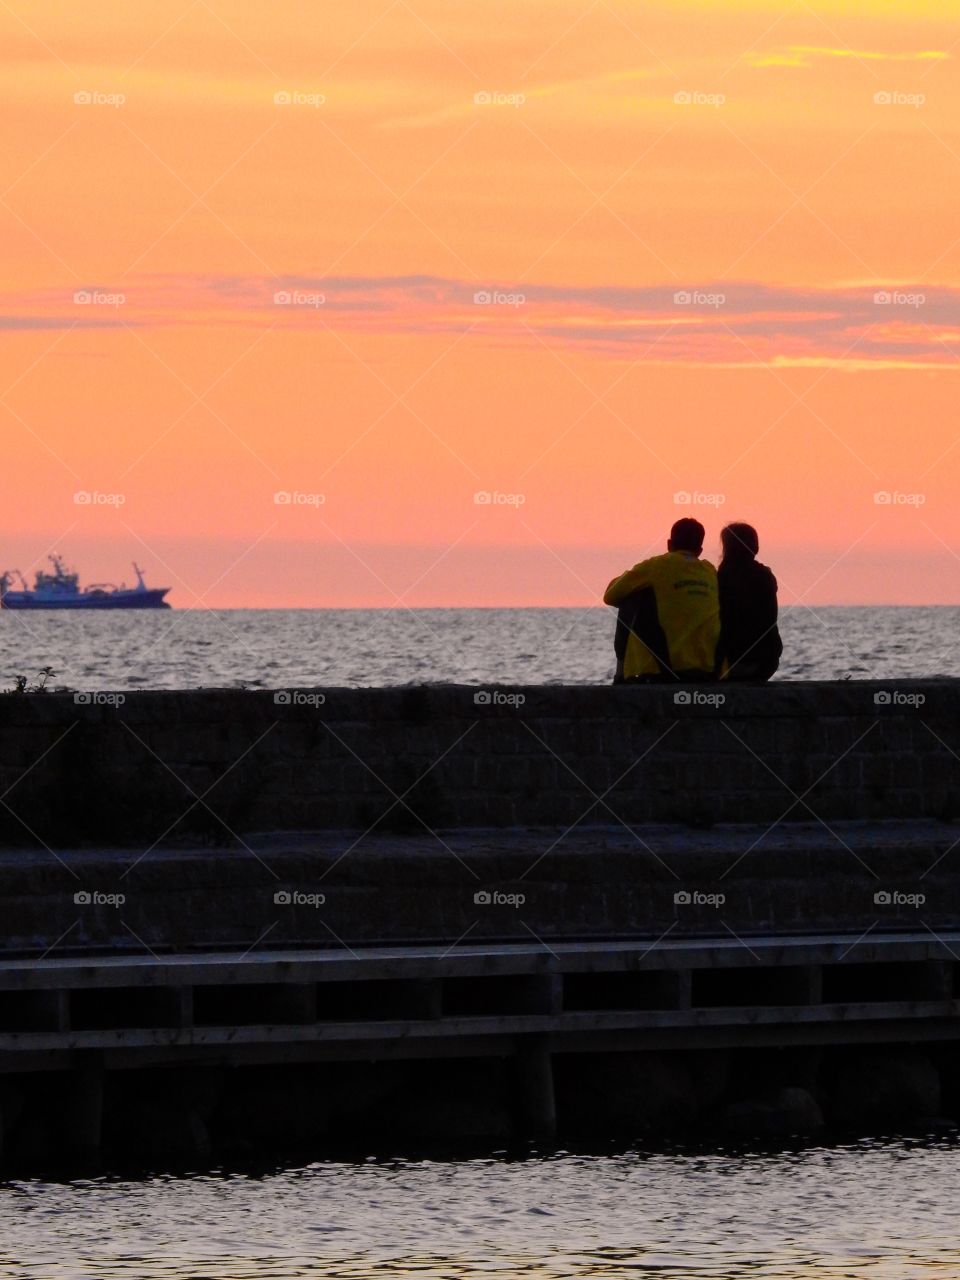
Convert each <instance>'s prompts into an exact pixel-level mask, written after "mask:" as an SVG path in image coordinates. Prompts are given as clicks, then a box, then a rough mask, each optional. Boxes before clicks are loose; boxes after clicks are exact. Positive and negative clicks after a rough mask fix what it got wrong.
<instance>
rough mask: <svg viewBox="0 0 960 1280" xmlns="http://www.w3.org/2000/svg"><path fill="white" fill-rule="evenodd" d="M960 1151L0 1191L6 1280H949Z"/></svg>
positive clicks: (536, 1165) (402, 1169)
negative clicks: (400, 1279) (620, 1279)
mask: <svg viewBox="0 0 960 1280" xmlns="http://www.w3.org/2000/svg"><path fill="white" fill-rule="evenodd" d="M958 1174H960V1148H958V1147H957V1146H956V1145H955V1144H954V1143H952V1142H950V1141H946V1140H944V1141H940V1142H936V1141H934V1142H932V1143H930V1144H928V1145H917V1144H914V1143H910V1142H895V1143H889V1144H886V1145H884V1144H877V1143H863V1144H858V1145H856V1146H852V1147H844V1148H833V1149H825V1148H814V1149H808V1150H805V1151H801V1152H795V1153H784V1154H779V1155H775V1156H771V1155H747V1156H743V1155H740V1156H737V1155H722V1154H718V1155H712V1156H676V1155H655V1156H646V1157H644V1156H641V1155H636V1154H634V1155H619V1156H606V1157H592V1158H586V1157H582V1156H572V1155H568V1156H558V1157H553V1158H551V1159H543V1160H537V1159H530V1160H526V1161H523V1162H519V1163H507V1162H504V1161H498V1160H493V1159H491V1160H466V1161H461V1162H450V1163H442V1162H437V1163H435V1162H417V1163H411V1162H396V1163H389V1164H382V1163H381V1164H372V1163H368V1164H361V1165H352V1166H351V1165H342V1164H329V1165H311V1166H310V1167H308V1168H303V1169H293V1170H288V1171H285V1172H280V1173H275V1174H272V1175H270V1176H266V1177H256V1178H254V1177H249V1176H238V1175H234V1176H211V1175H200V1176H193V1177H181V1178H173V1177H162V1178H153V1179H145V1180H141V1181H137V1182H118V1181H106V1180H104V1181H89V1182H79V1183H73V1184H70V1185H52V1184H43V1183H37V1182H29V1183H15V1184H8V1185H7V1186H6V1187H3V1188H0V1277H2V1280H294V1277H310V1278H311V1280H327V1278H330V1280H340V1278H341V1277H342V1278H343V1280H382V1278H383V1277H388V1276H416V1277H420V1278H421V1280H441V1278H442V1280H466V1278H468V1277H470V1278H472V1277H484V1278H485V1280H508V1278H509V1280H518V1278H519V1277H530V1278H534V1280H568V1278H569V1280H599V1278H600V1277H603V1278H604V1280H606V1278H607V1277H612V1276H635V1277H637V1278H638V1280H642V1278H643V1277H656V1278H657V1280H742V1278H744V1277H751V1278H752V1280H933V1278H934V1277H937V1278H938V1280H956V1277H957V1276H958V1275H960V1237H958V1233H957V1212H956V1188H957V1181H958Z"/></svg>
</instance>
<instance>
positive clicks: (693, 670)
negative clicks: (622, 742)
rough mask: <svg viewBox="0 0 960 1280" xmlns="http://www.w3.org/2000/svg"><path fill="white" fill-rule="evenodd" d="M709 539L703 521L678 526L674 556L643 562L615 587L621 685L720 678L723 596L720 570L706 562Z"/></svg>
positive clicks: (609, 595) (611, 599)
mask: <svg viewBox="0 0 960 1280" xmlns="http://www.w3.org/2000/svg"><path fill="white" fill-rule="evenodd" d="M703 537H704V528H703V525H702V524H701V523H700V521H699V520H691V519H689V518H687V519H683V520H678V521H677V522H676V524H675V525H674V526H673V528H672V529H671V530H670V540H669V542H668V543H667V551H666V555H662V556H652V557H651V558H650V559H649V560H643V561H642V562H641V563H640V564H637V565H634V567H633V568H632V569H628V570H627V571H626V573H621V575H620V576H619V578H614V580H613V581H612V582H611V583H610V585H609V587H607V589H606V592H605V593H604V597H603V603H604V604H610V605H616V606H618V607H619V612H618V614H617V631H616V636H615V639H614V648H615V650H616V655H617V673H616V675H615V676H614V684H621V683H623V682H624V681H626V680H636V681H658V680H670V681H673V680H683V681H703V680H713V679H715V677H716V657H717V643H718V641H719V639H720V595H719V591H718V588H717V571H716V569H715V568H714V567H713V565H712V564H710V562H709V561H707V560H701V559H700V554H701V552H702V551H703Z"/></svg>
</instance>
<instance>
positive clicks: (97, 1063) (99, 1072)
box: [60, 1053, 103, 1156]
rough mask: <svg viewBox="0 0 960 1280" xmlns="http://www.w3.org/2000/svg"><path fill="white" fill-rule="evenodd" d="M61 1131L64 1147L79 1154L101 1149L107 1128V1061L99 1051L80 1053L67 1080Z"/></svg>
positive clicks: (95, 1151)
mask: <svg viewBox="0 0 960 1280" xmlns="http://www.w3.org/2000/svg"><path fill="white" fill-rule="evenodd" d="M64 1084H65V1088H64V1096H63V1109H62V1112H61V1119H60V1125H61V1133H62V1139H63V1149H64V1150H65V1151H68V1152H70V1154H71V1155H75V1156H92V1155H96V1154H97V1153H98V1152H99V1150H100V1143H101V1138H102V1131H103V1062H102V1059H101V1057H100V1054H99V1053H86V1054H82V1055H81V1056H80V1059H79V1061H78V1063H77V1067H76V1069H75V1070H74V1071H71V1072H70V1073H69V1075H68V1076H67V1078H66V1080H65V1081H64Z"/></svg>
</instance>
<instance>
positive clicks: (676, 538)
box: [667, 516, 706, 556]
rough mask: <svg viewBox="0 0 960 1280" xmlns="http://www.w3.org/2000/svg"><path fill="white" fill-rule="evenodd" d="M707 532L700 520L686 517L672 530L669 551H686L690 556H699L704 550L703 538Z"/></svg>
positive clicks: (668, 544)
mask: <svg viewBox="0 0 960 1280" xmlns="http://www.w3.org/2000/svg"><path fill="white" fill-rule="evenodd" d="M705 533H706V530H705V529H704V527H703V525H702V524H701V523H700V521H699V520H693V519H691V517H690V516H684V518H683V519H682V520H678V521H677V522H676V524H675V525H674V526H673V528H672V529H671V530H670V541H669V542H668V543H667V550H668V551H686V552H687V554H688V555H691V556H698V555H699V554H700V552H701V551H702V550H703V538H704V534H705Z"/></svg>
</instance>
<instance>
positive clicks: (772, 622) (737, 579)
mask: <svg viewBox="0 0 960 1280" xmlns="http://www.w3.org/2000/svg"><path fill="white" fill-rule="evenodd" d="M720 546H721V550H722V553H723V554H722V557H721V560H720V567H719V568H718V569H717V580H718V582H719V586H720V648H719V650H718V656H719V660H720V676H721V679H724V680H753V681H764V680H769V679H770V677H771V676H772V675H773V673H774V672H775V671H776V669H777V667H778V666H779V665H780V655H781V654H782V653H783V641H782V640H781V639H780V631H779V628H778V627H777V580H776V578H775V577H774V576H773V574H772V573H771V572H770V570H769V569H768V568H767V566H766V565H765V564H760V562H759V561H758V560H757V552H758V551H759V550H760V539H759V537H758V536H757V531H756V529H754V527H753V525H750V524H743V523H740V522H737V523H734V524H728V525H727V526H726V527H725V528H724V529H723V530H722V532H721V534H720Z"/></svg>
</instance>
